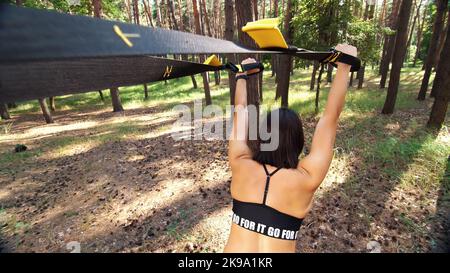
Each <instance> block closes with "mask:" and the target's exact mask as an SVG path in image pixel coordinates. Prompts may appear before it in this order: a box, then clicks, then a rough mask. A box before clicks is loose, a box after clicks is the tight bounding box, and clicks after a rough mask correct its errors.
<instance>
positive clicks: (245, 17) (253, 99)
mask: <svg viewBox="0 0 450 273" xmlns="http://www.w3.org/2000/svg"><path fill="white" fill-rule="evenodd" d="M235 8H236V16H237V30H238V38H239V42H240V44H242V45H243V46H248V47H256V44H255V43H254V42H253V40H252V39H251V38H250V37H249V36H248V35H247V34H245V33H243V32H242V27H243V26H244V25H246V24H247V22H252V21H253V10H252V3H251V1H248V0H236V1H235ZM240 57H241V58H242V59H245V58H255V59H256V55H255V54H248V55H241V56H240ZM258 89H259V84H258V77H250V79H249V80H248V81H247V90H248V92H247V96H248V98H247V103H248V104H249V105H251V104H253V105H255V106H257V107H258V106H259V103H260V101H259V98H260V95H259V90H258Z"/></svg>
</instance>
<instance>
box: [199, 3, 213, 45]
mask: <svg viewBox="0 0 450 273" xmlns="http://www.w3.org/2000/svg"><path fill="white" fill-rule="evenodd" d="M200 3H201V9H202V10H203V19H204V23H205V25H206V30H207V31H208V36H209V37H212V34H211V24H210V23H209V16H208V12H207V11H206V3H205V0H200ZM203 34H204V33H203Z"/></svg>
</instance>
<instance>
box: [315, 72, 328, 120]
mask: <svg viewBox="0 0 450 273" xmlns="http://www.w3.org/2000/svg"><path fill="white" fill-rule="evenodd" d="M324 68H325V66H324V65H323V64H322V65H321V66H320V71H319V76H318V77H317V87H316V99H315V101H314V106H315V107H314V109H315V110H314V112H315V113H316V115H317V114H318V113H319V99H320V82H321V81H322V74H323V70H324Z"/></svg>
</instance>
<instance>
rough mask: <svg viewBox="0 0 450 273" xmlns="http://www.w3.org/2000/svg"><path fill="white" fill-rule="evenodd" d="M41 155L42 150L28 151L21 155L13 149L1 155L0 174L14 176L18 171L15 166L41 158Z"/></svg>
mask: <svg viewBox="0 0 450 273" xmlns="http://www.w3.org/2000/svg"><path fill="white" fill-rule="evenodd" d="M41 154H42V149H41V148H37V149H33V150H26V151H24V152H20V153H16V152H14V150H13V148H11V151H7V152H4V153H1V154H0V173H3V174H14V173H16V172H17V169H16V168H15V167H13V166H20V165H24V164H26V163H27V162H29V160H30V159H32V158H36V157H39V156H40V155H41Z"/></svg>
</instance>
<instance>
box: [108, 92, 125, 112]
mask: <svg viewBox="0 0 450 273" xmlns="http://www.w3.org/2000/svg"><path fill="white" fill-rule="evenodd" d="M109 90H110V92H111V101H112V105H113V112H122V111H123V107H122V101H121V100H120V92H119V88H117V87H113V88H111V89H109Z"/></svg>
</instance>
